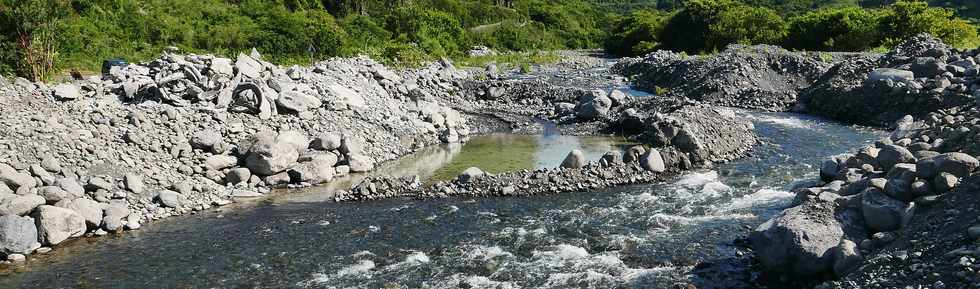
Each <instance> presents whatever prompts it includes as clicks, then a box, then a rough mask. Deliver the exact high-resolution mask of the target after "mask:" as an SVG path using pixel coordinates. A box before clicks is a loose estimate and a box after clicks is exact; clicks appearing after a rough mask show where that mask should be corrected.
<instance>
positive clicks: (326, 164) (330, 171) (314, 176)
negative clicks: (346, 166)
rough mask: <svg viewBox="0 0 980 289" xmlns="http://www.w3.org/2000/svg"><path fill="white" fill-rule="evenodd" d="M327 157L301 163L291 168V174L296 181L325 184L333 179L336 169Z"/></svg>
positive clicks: (293, 180)
mask: <svg viewBox="0 0 980 289" xmlns="http://www.w3.org/2000/svg"><path fill="white" fill-rule="evenodd" d="M334 164H336V162H330V161H329V160H325V159H315V160H313V161H310V162H305V163H300V164H299V165H296V166H295V167H293V168H292V169H290V170H289V175H290V178H291V180H292V182H294V183H310V184H323V183H326V182H329V181H332V180H333V176H334V173H335V172H336V170H335V169H334V168H333V165H334Z"/></svg>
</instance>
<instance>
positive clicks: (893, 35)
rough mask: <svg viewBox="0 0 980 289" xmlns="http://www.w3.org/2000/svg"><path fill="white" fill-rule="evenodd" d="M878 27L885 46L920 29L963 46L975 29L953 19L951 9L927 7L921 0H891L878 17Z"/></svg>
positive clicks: (973, 37) (952, 43)
mask: <svg viewBox="0 0 980 289" xmlns="http://www.w3.org/2000/svg"><path fill="white" fill-rule="evenodd" d="M879 29H880V31H881V33H882V34H884V35H885V44H886V45H889V46H891V45H894V44H897V43H898V42H901V41H904V40H905V39H908V38H910V37H912V36H915V35H916V34H919V33H924V32H925V33H929V34H932V35H933V36H936V37H939V38H940V39H942V40H943V41H944V42H946V43H947V44H949V45H952V46H963V45H965V44H966V43H969V42H973V41H975V40H976V38H977V28H976V27H975V26H973V25H972V24H971V23H970V22H968V21H966V20H963V19H959V18H957V17H956V15H955V13H954V12H953V10H950V9H947V8H935V7H929V4H928V3H926V2H922V1H904V0H899V1H898V2H895V4H893V5H892V6H891V7H890V9H888V10H887V12H886V14H885V16H884V17H883V18H882V21H881V24H880V26H879Z"/></svg>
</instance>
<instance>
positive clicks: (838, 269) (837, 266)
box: [834, 239, 864, 277]
mask: <svg viewBox="0 0 980 289" xmlns="http://www.w3.org/2000/svg"><path fill="white" fill-rule="evenodd" d="M863 260H864V257H862V256H861V251H860V250H858V245H857V244H856V243H854V242H853V241H851V240H848V239H842V240H841V242H840V245H838V246H837V247H836V248H834V273H835V274H837V276H838V277H844V276H846V275H847V274H848V273H850V272H851V271H853V270H854V269H856V268H857V267H858V266H860V265H861V261H863Z"/></svg>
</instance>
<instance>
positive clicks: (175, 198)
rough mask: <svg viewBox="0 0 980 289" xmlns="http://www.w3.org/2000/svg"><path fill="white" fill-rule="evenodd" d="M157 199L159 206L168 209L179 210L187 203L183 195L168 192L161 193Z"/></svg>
mask: <svg viewBox="0 0 980 289" xmlns="http://www.w3.org/2000/svg"><path fill="white" fill-rule="evenodd" d="M157 199H159V200H160V204H161V205H163V206H164V207H169V208H180V206H182V205H183V204H184V203H185V202H186V201H187V198H186V197H184V195H181V194H180V193H178V192H174V191H170V190H164V191H161V192H160V195H158V196H157Z"/></svg>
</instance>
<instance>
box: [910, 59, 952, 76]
mask: <svg viewBox="0 0 980 289" xmlns="http://www.w3.org/2000/svg"><path fill="white" fill-rule="evenodd" d="M945 67H946V64H945V63H943V62H942V61H939V60H938V59H936V58H933V57H917V58H915V61H914V62H912V67H911V69H910V70H912V73H913V74H914V75H915V77H926V78H931V77H934V76H936V75H940V74H942V73H943V72H945V71H946V70H945Z"/></svg>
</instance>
